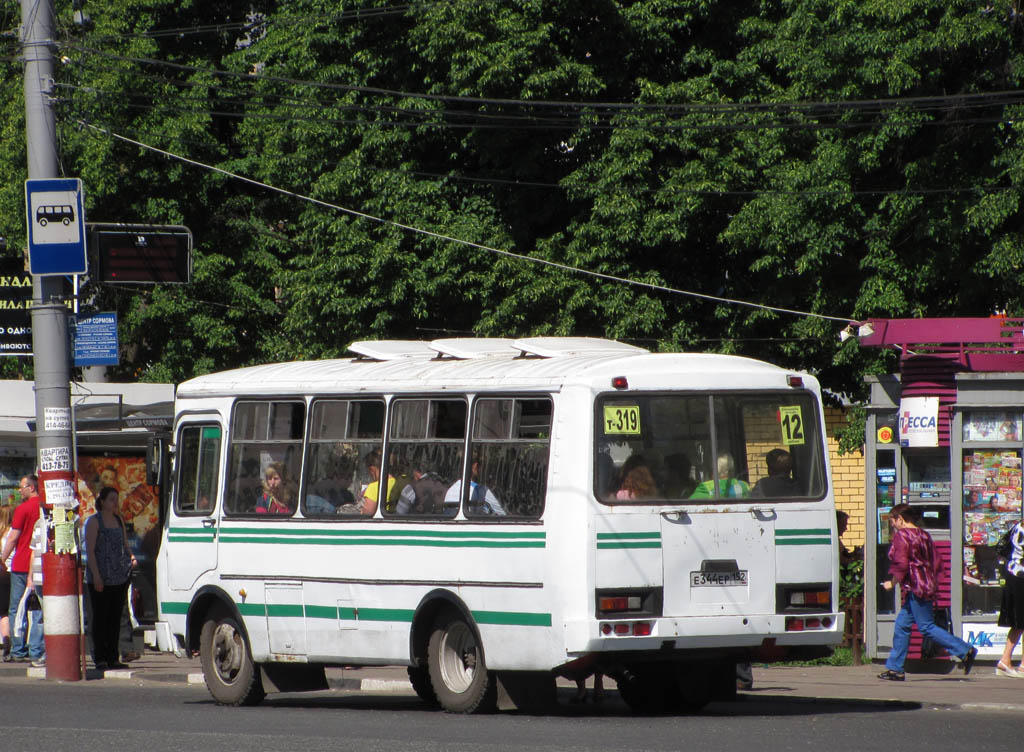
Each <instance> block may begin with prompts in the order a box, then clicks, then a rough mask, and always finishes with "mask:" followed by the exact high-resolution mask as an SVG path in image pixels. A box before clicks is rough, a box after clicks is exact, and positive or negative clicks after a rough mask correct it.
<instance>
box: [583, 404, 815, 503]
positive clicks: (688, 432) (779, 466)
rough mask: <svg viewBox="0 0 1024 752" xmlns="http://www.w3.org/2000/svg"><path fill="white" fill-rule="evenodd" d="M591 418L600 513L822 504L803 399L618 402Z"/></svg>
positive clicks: (810, 415)
mask: <svg viewBox="0 0 1024 752" xmlns="http://www.w3.org/2000/svg"><path fill="white" fill-rule="evenodd" d="M595 417H596V425H597V432H596V437H597V443H596V447H595V451H596V456H595V462H594V467H595V477H594V493H595V495H596V496H597V497H598V498H599V499H600V500H601V501H604V502H606V503H611V504H615V503H619V504H630V503H632V504H640V503H651V502H656V503H665V502H668V503H693V504H699V503H707V502H709V501H714V502H716V503H717V502H721V501H727V500H729V499H735V498H746V497H751V498H766V499H780V500H785V499H793V500H796V499H817V498H821V497H823V496H824V493H825V461H824V446H823V442H822V437H821V432H820V430H819V416H818V410H817V401H816V400H815V398H814V396H813V395H812V394H810V393H809V392H780V393H774V392H772V393H763V392H761V393H757V394H746V393H730V394H701V395H693V394H687V395H679V394H669V395H666V394H628V395H624V394H614V395H607V396H606V397H604V398H602V399H599V400H598V401H597V414H596V416H595Z"/></svg>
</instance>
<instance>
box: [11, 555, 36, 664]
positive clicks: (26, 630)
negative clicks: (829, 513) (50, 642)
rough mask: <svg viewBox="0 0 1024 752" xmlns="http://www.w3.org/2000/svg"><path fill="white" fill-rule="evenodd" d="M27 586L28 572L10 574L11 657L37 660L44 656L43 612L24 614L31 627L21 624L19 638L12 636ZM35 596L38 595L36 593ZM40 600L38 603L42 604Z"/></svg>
mask: <svg viewBox="0 0 1024 752" xmlns="http://www.w3.org/2000/svg"><path fill="white" fill-rule="evenodd" d="M27 585H28V572H11V602H10V605H9V607H8V612H7V617H8V623H9V624H10V629H11V655H12V656H13V657H14V658H31V659H32V660H34V661H35V660H38V659H40V658H42V657H43V656H44V655H45V654H46V645H45V643H44V640H43V612H42V611H35V612H33V613H31V614H30V613H29V612H28V611H26V612H25V618H26V621H31V626H29V625H28V624H26V623H25V622H22V629H21V637H15V636H14V631H15V630H14V624H15V622H16V621H17V619H18V604H19V603H21V597H22V596H23V595H24V594H25V587H26V586H27ZM37 595H40V594H39V593H37ZM42 600H43V599H42V598H40V599H39V602H40V603H42ZM26 634H27V635H28V643H27V644H26V642H25V635H26Z"/></svg>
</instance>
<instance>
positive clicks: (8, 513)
mask: <svg viewBox="0 0 1024 752" xmlns="http://www.w3.org/2000/svg"><path fill="white" fill-rule="evenodd" d="M12 519H14V507H13V506H12V505H10V504H7V505H5V506H2V507H0V551H3V550H4V546H5V545H6V544H7V538H8V537H9V536H10V533H11V520H12ZM12 558H13V554H12V555H11V557H8V559H7V560H6V561H4V566H3V567H2V568H0V609H2V611H0V613H2V615H0V638H2V639H3V646H4V648H3V659H4V660H5V661H6V660H7V658H8V656H10V654H11V619H10V617H9V616H8V615H7V607H8V605H9V604H10V602H11V559H12Z"/></svg>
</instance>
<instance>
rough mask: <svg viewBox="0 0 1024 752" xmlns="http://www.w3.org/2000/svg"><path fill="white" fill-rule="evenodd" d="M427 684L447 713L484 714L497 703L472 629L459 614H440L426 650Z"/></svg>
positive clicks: (482, 655)
mask: <svg viewBox="0 0 1024 752" xmlns="http://www.w3.org/2000/svg"><path fill="white" fill-rule="evenodd" d="M427 667H428V670H429V672H430V683H431V686H432V687H433V689H434V694H435V695H436V697H437V702H438V704H440V705H441V707H442V708H444V709H445V710H447V711H448V712H449V713H487V712H491V711H493V710H494V708H495V705H496V704H497V686H496V684H495V679H494V675H493V674H492V673H491V672H490V671H488V670H487V666H485V665H484V654H483V650H482V649H481V647H480V644H479V641H478V640H477V637H476V632H475V631H474V629H473V627H472V626H471V625H470V624H469V623H468V622H467V621H466V619H465V618H464V617H462V616H461V615H460V614H458V613H456V612H454V611H450V610H446V611H442V612H441V614H440V615H439V616H438V618H437V620H436V621H435V622H434V628H433V629H432V630H431V632H430V642H429V644H428V647H427Z"/></svg>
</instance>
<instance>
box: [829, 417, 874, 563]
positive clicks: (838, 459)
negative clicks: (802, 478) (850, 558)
mask: <svg viewBox="0 0 1024 752" xmlns="http://www.w3.org/2000/svg"><path fill="white" fill-rule="evenodd" d="M845 425H846V412H845V411H844V410H843V409H842V408H839V407H828V406H826V407H825V434H826V438H827V439H828V452H829V459H830V460H831V462H832V489H833V491H834V493H835V497H836V509H841V510H842V511H844V512H846V513H847V514H848V515H850V519H849V526H848V527H847V530H846V535H844V536H843V544H844V545H845V546H846V547H847V548H853V547H854V546H863V545H864V453H863V452H854V453H853V454H845V455H842V456H840V455H839V440H838V439H837V438H836V431H837V430H838V429H839V428H841V427H842V426H845Z"/></svg>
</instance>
